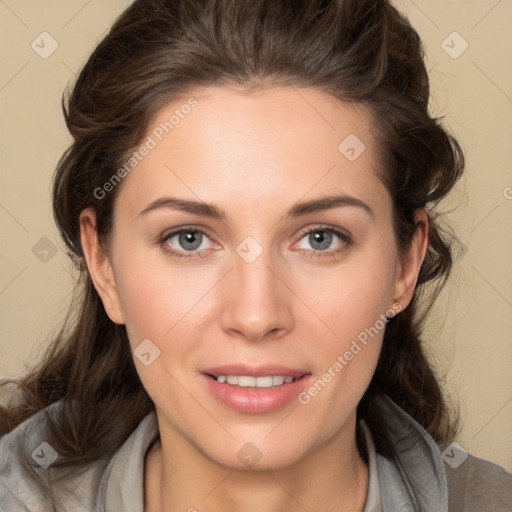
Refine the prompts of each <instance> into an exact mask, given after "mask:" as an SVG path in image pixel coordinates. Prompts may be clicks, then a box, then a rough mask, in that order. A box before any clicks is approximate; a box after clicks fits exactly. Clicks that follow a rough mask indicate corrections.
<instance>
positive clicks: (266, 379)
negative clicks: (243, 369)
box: [206, 373, 303, 388]
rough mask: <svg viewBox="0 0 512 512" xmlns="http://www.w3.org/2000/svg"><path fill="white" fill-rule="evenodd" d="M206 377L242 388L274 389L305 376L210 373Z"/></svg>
mask: <svg viewBox="0 0 512 512" xmlns="http://www.w3.org/2000/svg"><path fill="white" fill-rule="evenodd" d="M206 375H208V377H210V378H211V379H214V380H216V381H217V382H220V383H226V384H229V385H230V386H238V387H240V388H274V387H277V386H282V385H283V384H290V383H291V382H295V381H296V380H298V379H300V378H301V377H303V375H301V376H300V377H292V376H291V375H262V376H259V377H255V376H254V375H212V374H209V373H208V374H206Z"/></svg>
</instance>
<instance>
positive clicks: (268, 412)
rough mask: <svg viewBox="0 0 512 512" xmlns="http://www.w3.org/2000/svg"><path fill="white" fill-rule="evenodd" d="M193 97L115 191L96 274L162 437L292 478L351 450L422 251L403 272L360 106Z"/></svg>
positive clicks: (172, 111)
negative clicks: (327, 454)
mask: <svg viewBox="0 0 512 512" xmlns="http://www.w3.org/2000/svg"><path fill="white" fill-rule="evenodd" d="M191 96H193V98H194V99H193V100H190V99H189V97H188V96H187V97H184V99H183V100H182V101H175V102H173V103H172V104H170V105H168V106H166V107H165V108H163V109H162V110H161V111H160V112H159V113H158V115H157V117H156V118H155V119H154V120H153V122H152V124H151V126H150V128H149V130H148V133H147V135H146V138H145V140H144V141H143V145H145V146H146V150H140V151H139V152H138V156H137V157H136V158H137V165H136V166H135V167H134V168H133V169H130V171H129V173H127V175H126V177H124V179H123V181H122V184H121V185H118V186H121V189H120V191H119V195H118V197H117V199H116V203H115V209H114V223H113V237H112V244H111V248H110V257H109V260H105V264H104V265H103V266H98V269H99V270H97V269H95V267H94V264H92V269H91V270H92V273H93V274H94V276H93V277H94V279H95V284H96V286H97V288H98V289H99V291H100V294H101V296H102V299H103V301H104V304H105V307H106V309H107V312H108V313H109V315H110V317H111V318H112V319H113V320H115V321H117V322H119V323H125V324H126V328H127V332H128V335H129V339H130V343H131V347H132V350H133V351H134V360H135V364H136V367H137V371H138V372H139V375H140V378H141V380H142V383H143V385H144V387H145V388H146V390H147V392H148V393H149V395H150V397H151V399H152V400H153V401H154V403H155V406H156V409H157V413H158V419H159V426H160V431H161V437H162V441H163V440H164V439H174V440H176V439H180V440H181V441H183V442H184V443H185V444H186V445H187V446H188V447H189V448H193V449H195V450H197V451H198V452H199V453H201V454H203V455H205V456H206V457H207V458H209V459H210V460H212V461H214V462H217V463H219V464H221V465H224V466H228V467H239V468H243V467H250V466H251V464H254V463H255V462H256V463H257V467H258V468H279V467H286V466H288V465H290V464H292V463H294V462H296V461H298V460H300V459H302V458H303V457H305V456H306V455H308V454H310V453H312V452H314V451H315V450H322V449H325V448H326V447H327V446H328V445H329V444H330V443H331V442H333V441H334V440H335V439H337V438H339V439H351V440H352V441H353V434H354V430H353V429H354V421H355V409H356V406H357V404H358V402H359V401H360V399H361V397H362V395H363V393H364V391H365V390H366V388H367V386H368V384H369V382H370V380H371V377H372V374H373V372H374V369H375V366H376V364H377V360H378V357H379V351H380V348H381V341H382V337H383V334H384V326H385V316H386V314H387V315H388V316H393V315H394V314H396V313H398V312H399V311H400V310H401V309H402V308H403V307H405V306H406V305H407V303H408V302H409V300H410V297H411V294H412V291H413V288H414V284H415V280H416V277H417V272H418V269H419V265H420V264H421V260H422V256H423V254H422V253H423V251H424V240H423V242H421V243H422V244H423V245H422V247H423V249H422V248H421V247H420V246H419V245H417V246H416V247H417V249H416V252H414V251H413V254H412V256H411V257H410V258H409V259H408V260H407V261H405V260H403V261H402V262H401V261H400V260H399V258H398V255H397V249H396V245H395V238H394V233H393V228H392V203H391V199H390V196H389V194H388V192H387V190H386V188H385V187H384V185H383V184H382V182H381V181H380V179H379V178H378V176H377V171H381V170H382V169H381V164H380V162H379V160H378V158H377V154H376V150H375V142H374V138H373V135H372V133H371V125H370V117H369V115H368V113H367V112H366V111H365V110H364V109H363V108H362V107H357V106H355V105H348V104H345V103H342V102H341V101H339V100H337V99H335V98H333V97H331V96H330V95H327V94H326V93H324V92H321V91H319V90H316V89H313V88H304V89H295V88H274V89H268V90H265V91H260V92H256V93H254V92H253V93H247V94H243V93H241V92H237V91H235V90H231V89H228V88H217V87H209V88H207V89H205V90H202V91H199V92H197V93H194V94H191ZM187 100H188V102H187ZM185 105H189V107H186V106H185ZM176 111H177V112H176ZM173 115H174V117H173V118H172V116H173ZM166 123H167V124H166ZM167 132H168V133H167ZM141 147H142V146H141ZM139 160H140V161H139ZM132 164H133V162H132ZM127 168H129V167H128V166H127ZM122 174H123V173H121V175H122ZM86 218H87V214H85V215H83V216H82V228H83V233H84V236H85V237H87V236H88V235H87V232H88V231H87V228H86V227H85V225H86V223H87V222H86ZM180 231H181V234H180ZM421 243H420V245H421ZM110 265H111V266H110ZM89 266H90V268H91V262H89ZM211 375H213V376H218V375H225V376H230V377H220V378H219V380H220V381H223V380H225V379H226V380H228V381H229V382H231V384H230V383H228V382H220V381H219V380H214V378H212V376H211ZM236 376H242V377H243V378H241V379H236ZM257 377H260V378H259V379H258V378H257ZM280 377H281V378H280ZM282 377H287V378H286V380H285V381H284V383H283V378H282ZM292 377H293V378H294V379H295V380H294V381H293V382H291V383H289V382H288V381H289V380H291V378H292ZM258 386H263V387H258ZM267 386H272V387H267ZM343 436H345V437H343ZM163 442H164V441H163Z"/></svg>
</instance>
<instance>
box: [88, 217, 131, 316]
mask: <svg viewBox="0 0 512 512" xmlns="http://www.w3.org/2000/svg"><path fill="white" fill-rule="evenodd" d="M79 221H80V239H81V242H82V250H83V253H84V258H85V261H86V263H87V268H88V270H89V274H90V276H91V279H92V282H93V284H94V287H95V288H96V291H97V292H98V295H99V296H100V298H101V300H102V302H103V306H104V308H105V311H106V313H107V315H108V316H109V318H110V319H111V320H112V321H113V322H115V323H116V324H124V318H123V314H122V311H121V307H120V302H119V294H118V291H117V285H116V281H115V278H114V272H113V269H112V265H111V262H110V260H109V258H108V255H107V254H106V253H105V251H104V250H103V248H102V246H101V244H100V243H99V240H98V234H97V231H96V213H95V211H94V209H93V208H87V209H85V210H83V211H82V213H81V214H80V218H79Z"/></svg>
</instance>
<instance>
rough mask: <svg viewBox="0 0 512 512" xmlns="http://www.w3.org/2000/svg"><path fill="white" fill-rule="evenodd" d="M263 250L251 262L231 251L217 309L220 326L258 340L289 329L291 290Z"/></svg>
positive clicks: (230, 331) (291, 322)
mask: <svg viewBox="0 0 512 512" xmlns="http://www.w3.org/2000/svg"><path fill="white" fill-rule="evenodd" d="M265 254H266V252H265V251H264V252H263V254H262V255H260V257H259V258H258V259H257V260H256V261H253V262H252V263H247V262H246V261H244V260H243V259H242V258H241V257H239V256H238V255H235V262H234V268H233V269H232V270H231V272H229V274H228V276H227V279H226V280H225V283H224V290H223V292H224V293H223V296H224V306H223V308H222V313H221V326H222V328H223V330H224V331H225V332H226V333H228V334H229V335H231V336H238V337H240V338H245V339H247V340H249V341H262V340H266V339H274V338H278V337H282V336H284V335H285V334H286V333H288V332H290V331H291V330H292V329H293V323H294V318H293V314H292V310H291V308H292V303H293V293H292V292H291V291H290V289H289V287H287V286H286V285H285V279H284V277H285V276H284V275H279V274H280V272H279V271H278V270H277V269H276V268H274V267H275V265H272V262H271V261H270V257H266V256H265ZM281 270H282V269H281Z"/></svg>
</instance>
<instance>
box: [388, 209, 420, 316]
mask: <svg viewBox="0 0 512 512" xmlns="http://www.w3.org/2000/svg"><path fill="white" fill-rule="evenodd" d="M414 222H415V224H416V231H415V233H414V236H413V239H412V240H411V243H410V246H409V247H408V249H407V251H406V252H405V254H404V255H403V257H402V258H401V260H400V261H399V262H398V264H397V270H396V273H395V276H396V277H395V283H394V289H393V298H394V302H395V303H397V302H398V303H399V304H400V305H401V306H402V309H405V308H406V307H407V306H408V305H409V303H410V302H411V300H412V296H413V294H414V289H415V288H416V283H417V282H418V275H419V273H420V268H421V264H422V263H423V260H424V259H425V255H426V253H427V249H428V226H429V220H428V213H427V211H426V210H424V209H423V208H421V209H418V210H416V213H415V217H414Z"/></svg>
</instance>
